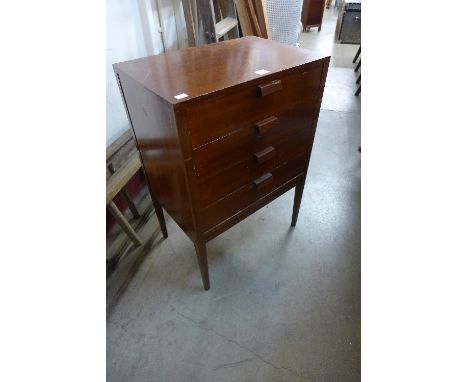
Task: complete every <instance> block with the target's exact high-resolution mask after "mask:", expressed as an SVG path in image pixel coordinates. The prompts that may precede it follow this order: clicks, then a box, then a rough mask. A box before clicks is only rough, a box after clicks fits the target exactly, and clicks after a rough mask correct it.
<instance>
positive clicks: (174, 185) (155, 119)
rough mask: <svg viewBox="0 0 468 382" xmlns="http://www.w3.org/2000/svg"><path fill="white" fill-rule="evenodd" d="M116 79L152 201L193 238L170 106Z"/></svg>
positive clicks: (125, 78) (132, 83)
mask: <svg viewBox="0 0 468 382" xmlns="http://www.w3.org/2000/svg"><path fill="white" fill-rule="evenodd" d="M119 78H120V83H121V86H122V91H123V94H124V97H125V101H126V103H127V108H128V113H129V116H130V120H131V125H132V128H133V131H134V134H135V138H136V142H137V145H138V148H139V152H140V156H141V159H142V164H143V168H144V171H145V174H146V177H147V181H148V184H149V188H150V191H151V196H152V198H153V202H154V203H155V204H156V203H159V204H160V205H161V206H162V207H163V208H164V209H165V210H166V211H167V212H168V214H169V215H170V216H171V217H172V218H173V219H174V221H175V222H176V223H177V224H178V225H179V226H180V227H181V228H182V229H183V230H184V231H185V232H186V233H187V234H188V235H189V236H191V237H194V234H195V230H194V224H193V220H192V214H191V204H190V202H189V197H188V194H187V184H186V181H185V169H184V163H183V158H182V151H181V147H180V141H179V136H178V131H177V128H176V126H175V121H174V112H173V110H172V107H171V106H170V105H169V104H167V103H166V102H165V101H164V100H162V99H161V98H160V97H159V96H157V95H156V94H154V93H152V92H150V91H148V90H147V89H144V88H142V87H141V86H140V85H139V84H138V83H137V82H136V81H134V80H133V79H131V78H129V77H128V76H126V75H125V74H121V73H119Z"/></svg>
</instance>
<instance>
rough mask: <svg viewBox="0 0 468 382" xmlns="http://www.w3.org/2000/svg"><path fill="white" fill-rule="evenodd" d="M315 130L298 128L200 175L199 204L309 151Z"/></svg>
mask: <svg viewBox="0 0 468 382" xmlns="http://www.w3.org/2000/svg"><path fill="white" fill-rule="evenodd" d="M314 130H315V125H314V126H311V127H308V128H302V129H299V130H298V131H296V132H295V133H294V134H292V135H291V136H289V137H288V138H287V139H284V140H281V141H279V142H277V143H276V144H274V145H271V146H263V147H262V148H261V149H258V150H257V151H254V150H252V152H251V153H249V154H248V155H247V156H246V157H245V158H243V160H242V161H240V162H237V163H235V164H234V165H232V166H231V167H229V168H227V169H224V170H223V171H218V172H216V173H214V174H212V175H210V176H205V177H203V178H200V179H199V180H198V195H199V200H200V205H201V206H202V207H205V206H207V205H209V204H210V203H213V202H215V201H217V200H218V199H221V198H222V197H224V196H226V195H228V194H230V193H232V192H234V191H235V190H237V189H238V188H241V187H243V186H245V185H246V184H248V183H250V182H251V181H252V180H253V179H256V178H258V177H259V176H261V175H263V174H265V173H266V172H268V171H271V170H272V169H274V168H276V167H278V166H279V165H281V164H284V163H285V162H288V161H290V160H292V159H293V158H295V157H297V156H298V155H301V154H304V153H307V154H308V153H310V151H311V148H312V139H313V135H314Z"/></svg>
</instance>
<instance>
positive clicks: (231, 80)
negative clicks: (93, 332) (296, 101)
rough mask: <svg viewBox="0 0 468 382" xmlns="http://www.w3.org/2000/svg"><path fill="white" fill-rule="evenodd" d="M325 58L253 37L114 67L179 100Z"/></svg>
mask: <svg viewBox="0 0 468 382" xmlns="http://www.w3.org/2000/svg"><path fill="white" fill-rule="evenodd" d="M323 58H325V57H324V56H323V55H321V54H318V53H316V52H315V53H314V52H313V51H309V50H305V49H301V48H296V47H293V46H288V45H284V44H280V43H278V42H274V41H271V40H266V39H263V38H259V37H252V36H249V37H243V38H238V39H233V40H228V41H226V42H220V43H217V44H208V45H202V46H199V47H195V48H187V49H182V50H177V51H171V52H168V53H163V54H159V55H156V56H150V57H145V58H140V59H136V60H132V61H126V62H121V63H118V64H114V70H115V71H116V72H117V73H125V74H126V75H127V76H129V77H131V78H133V79H134V80H136V81H137V82H139V83H140V84H142V85H143V86H144V87H146V88H147V89H149V90H150V91H152V92H154V93H156V94H158V95H159V96H161V97H162V98H164V99H165V100H166V101H168V102H170V103H171V104H178V103H182V102H185V101H188V100H190V99H193V98H197V97H200V96H203V95H205V94H210V93H214V92H217V91H220V90H222V89H225V88H229V87H232V86H236V85H238V84H241V83H244V82H247V81H250V80H255V79H257V78H260V77H262V76H264V75H267V74H272V73H277V72H280V71H283V70H286V69H289V68H292V67H295V66H299V65H302V64H305V63H308V62H312V61H316V60H320V59H323ZM256 72H257V73H256ZM176 96H178V97H177V98H176Z"/></svg>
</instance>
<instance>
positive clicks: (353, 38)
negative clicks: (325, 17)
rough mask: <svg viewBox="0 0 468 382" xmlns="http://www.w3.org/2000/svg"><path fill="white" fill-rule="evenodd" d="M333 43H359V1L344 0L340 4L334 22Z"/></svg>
mask: <svg viewBox="0 0 468 382" xmlns="http://www.w3.org/2000/svg"><path fill="white" fill-rule="evenodd" d="M335 41H336V42H339V43H341V44H360V43H361V0H345V1H344V3H343V4H342V6H341V8H340V10H339V13H338V19H337V21H336V30H335Z"/></svg>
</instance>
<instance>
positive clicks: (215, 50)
mask: <svg viewBox="0 0 468 382" xmlns="http://www.w3.org/2000/svg"><path fill="white" fill-rule="evenodd" d="M329 60H330V57H322V56H320V55H317V54H315V53H313V52H310V51H307V50H303V49H299V48H296V47H290V46H286V45H283V44H279V43H277V42H273V41H271V40H266V39H261V38H256V37H245V38H241V39H236V40H229V41H226V42H222V43H218V44H210V45H205V46H202V47H197V48H189V49H185V50H182V51H176V52H170V53H166V54H162V55H158V56H152V57H147V58H144V59H139V60H134V61H129V62H124V63H121V64H116V65H114V70H115V72H116V76H117V80H118V82H119V85H120V86H121V90H122V97H123V100H124V103H125V105H126V108H127V111H128V116H129V120H130V124H131V126H132V128H133V131H134V134H135V137H136V141H137V145H138V147H139V151H140V155H141V158H142V162H143V165H144V170H145V173H146V175H147V178H148V183H149V186H150V190H151V196H152V198H153V202H154V203H155V204H156V205H158V206H159V205H160V206H162V207H163V208H164V209H165V210H166V211H167V212H168V214H169V215H170V216H171V217H172V218H173V219H174V221H175V222H176V223H177V224H178V225H179V226H180V227H181V229H182V230H183V231H184V232H185V233H186V234H187V235H188V236H189V237H190V239H191V240H192V241H193V242H194V245H195V249H196V253H197V258H198V264H199V267H200V272H201V275H202V280H203V286H204V288H205V289H209V286H210V283H209V275H208V262H207V258H206V242H207V241H209V240H211V239H213V238H214V237H216V236H217V235H219V234H221V233H223V232H224V231H226V230H227V229H229V228H230V227H232V226H233V225H234V224H237V223H238V222H240V221H241V220H243V219H244V218H246V217H247V216H249V215H250V214H252V213H254V212H255V211H257V210H258V209H259V208H262V207H263V206H265V205H266V204H268V203H270V202H271V201H272V200H274V199H275V198H277V197H278V196H280V195H282V194H283V193H284V192H286V191H288V190H290V189H291V188H294V187H302V188H303V185H304V182H305V178H306V173H307V167H308V163H309V159H310V153H311V150H312V145H313V139H314V136H315V128H316V124H317V118H318V114H319V110H320V103H321V99H322V94H323V88H324V86H325V79H326V76H327V71H328V63H329ZM259 70H264V71H266V73H265V72H260V74H257V73H255V72H256V71H259ZM231 73H235V75H231ZM262 73H263V75H262ZM181 94H182V96H179V95H181ZM176 96H177V97H176ZM296 190H298V191H296V198H295V203H294V211H295V212H294V214H293V220H294V223H295V221H296V220H297V215H298V212H299V205H300V198H301V195H302V190H299V189H298V188H296ZM294 216H295V217H294Z"/></svg>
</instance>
